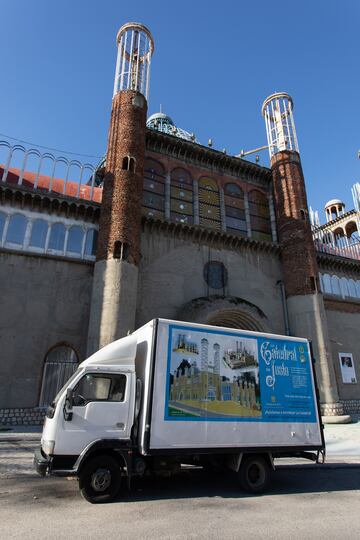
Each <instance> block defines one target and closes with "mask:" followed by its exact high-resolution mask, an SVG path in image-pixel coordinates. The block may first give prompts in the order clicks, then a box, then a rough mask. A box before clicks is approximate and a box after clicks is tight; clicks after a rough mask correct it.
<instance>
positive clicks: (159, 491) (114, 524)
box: [0, 423, 360, 540]
mask: <svg viewBox="0 0 360 540" xmlns="http://www.w3.org/2000/svg"><path fill="white" fill-rule="evenodd" d="M29 431H30V433H25V434H23V433H14V432H11V433H8V434H5V433H0V523H1V527H0V537H1V538H4V539H6V540H7V539H12V538H14V539H17V538H19V539H20V538H21V539H24V538H30V539H36V540H38V539H39V540H41V539H46V540H49V538H51V540H52V539H68V538H70V537H72V538H80V539H82V538H86V540H91V539H95V538H99V539H100V538H106V539H107V540H108V539H109V540H110V539H113V538H114V539H115V538H116V539H128V538H129V539H130V538H131V539H138V538H139V539H157V540H159V539H175V540H183V539H205V538H207V539H209V538H210V539H216V540H218V539H220V538H221V539H241V538H244V537H246V538H252V539H258V538H259V539H260V538H262V539H263V538H267V539H272V538H274V539H286V540H292V539H303V538H307V539H313V538H314V539H327V540H332V539H336V540H337V539H338V538H342V539H344V540H346V539H351V540H354V538H358V537H359V535H360V512H359V511H358V509H359V507H360V423H358V424H351V425H346V426H327V427H326V430H325V432H326V439H327V446H328V454H329V465H326V466H316V465H314V464H312V463H310V462H309V463H308V462H301V463H302V464H301V465H300V466H299V465H283V466H280V467H279V469H278V470H277V471H276V473H275V475H274V477H273V484H272V489H271V491H270V492H269V493H268V494H266V495H263V496H249V495H246V494H245V493H243V492H241V491H240V490H239V488H238V485H237V482H236V479H235V478H234V476H232V475H230V474H217V475H215V474H212V475H211V476H209V474H208V473H205V472H203V471H201V470H199V469H194V470H186V471H184V472H182V473H181V474H180V475H178V476H177V477H174V478H167V479H165V478H164V479H156V480H155V481H154V480H152V479H143V480H138V481H137V482H136V484H134V486H133V490H132V491H131V493H129V492H127V491H126V490H125V489H124V491H123V493H122V496H121V497H120V498H119V500H118V501H116V502H114V503H111V504H107V505H90V504H89V503H87V502H86V501H84V500H83V499H82V498H81V496H80V495H79V492H78V486H77V481H76V480H68V479H66V478H40V477H38V476H37V475H36V474H35V473H34V471H33V469H32V455H33V450H34V448H35V446H36V445H37V444H38V440H36V439H39V436H40V434H39V433H37V434H36V433H35V434H34V433H32V432H31V430H29Z"/></svg>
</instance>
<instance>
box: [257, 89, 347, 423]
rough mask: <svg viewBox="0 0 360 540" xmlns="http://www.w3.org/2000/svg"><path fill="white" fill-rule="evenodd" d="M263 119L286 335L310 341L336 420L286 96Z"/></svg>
mask: <svg viewBox="0 0 360 540" xmlns="http://www.w3.org/2000/svg"><path fill="white" fill-rule="evenodd" d="M262 114H263V116H264V118H265V124H266V132H267V140H268V146H269V152H270V164H271V171H272V177H273V189H274V201H275V209H276V218H277V228H278V239H279V244H280V248H281V259H282V268H283V281H284V285H285V291H286V302H287V310H288V314H289V322H290V331H291V334H292V335H294V336H302V337H306V338H308V339H310V340H311V341H312V344H313V349H314V354H315V357H316V359H317V370H318V371H319V380H320V381H321V382H320V393H321V398H322V399H321V401H322V403H323V413H324V414H325V415H326V414H332V415H334V414H335V415H336V414H339V415H341V414H342V413H343V411H342V405H341V404H340V403H339V396H338V393H337V390H336V382H335V372H334V365H333V362H332V359H331V353H330V350H331V348H330V343H329V336H328V330H327V321H326V314H325V308H324V302H323V297H322V294H321V292H320V288H319V272H318V266H317V260H316V252H315V247H314V242H313V239H312V234H311V226H310V221H309V212H308V204H307V197H306V189H305V180H304V175H303V171H302V166H301V160H300V153H299V146H298V140H297V135H296V129H295V122H294V117H293V101H292V98H291V96H289V94H287V93H285V92H278V93H275V94H273V95H271V96H269V97H268V98H267V99H266V100H265V101H264V104H263V106H262Z"/></svg>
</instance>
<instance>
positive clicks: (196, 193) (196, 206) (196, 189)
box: [193, 180, 200, 225]
mask: <svg viewBox="0 0 360 540" xmlns="http://www.w3.org/2000/svg"><path fill="white" fill-rule="evenodd" d="M193 189H194V225H199V223H200V216H199V183H198V181H197V180H194V183H193Z"/></svg>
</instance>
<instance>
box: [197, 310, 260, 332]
mask: <svg viewBox="0 0 360 540" xmlns="http://www.w3.org/2000/svg"><path fill="white" fill-rule="evenodd" d="M206 324H211V325H213V326H224V327H225V328H237V329H240V330H251V331H253V332H264V328H263V327H262V326H261V324H260V323H259V322H258V321H257V320H256V319H255V318H254V317H252V316H251V315H250V314H249V313H246V312H245V311H241V310H237V309H223V310H220V311H217V312H216V313H211V314H210V315H209V316H208V317H207V320H206Z"/></svg>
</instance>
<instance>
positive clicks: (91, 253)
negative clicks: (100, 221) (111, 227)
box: [84, 229, 98, 257]
mask: <svg viewBox="0 0 360 540" xmlns="http://www.w3.org/2000/svg"><path fill="white" fill-rule="evenodd" d="M97 237H98V232H97V230H96V229H89V230H88V231H87V233H86V241H85V252H84V255H85V256H87V257H95V255H96V245H97Z"/></svg>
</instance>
